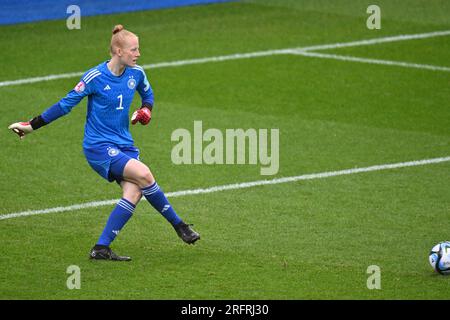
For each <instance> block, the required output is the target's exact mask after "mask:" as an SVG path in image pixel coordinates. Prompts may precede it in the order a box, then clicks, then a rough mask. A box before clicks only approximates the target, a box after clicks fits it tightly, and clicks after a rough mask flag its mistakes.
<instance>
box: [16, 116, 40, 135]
mask: <svg viewBox="0 0 450 320" xmlns="http://www.w3.org/2000/svg"><path fill="white" fill-rule="evenodd" d="M46 124H47V123H46V122H45V121H44V119H42V117H41V116H37V117H34V118H33V119H31V120H30V121H28V122H16V123H13V124H12V125H10V126H9V127H8V129H11V130H12V131H13V132H15V133H17V134H18V135H19V137H20V139H23V138H24V137H25V135H26V134H29V133H31V132H33V131H35V130H37V129H39V128H40V127H42V126H45V125H46Z"/></svg>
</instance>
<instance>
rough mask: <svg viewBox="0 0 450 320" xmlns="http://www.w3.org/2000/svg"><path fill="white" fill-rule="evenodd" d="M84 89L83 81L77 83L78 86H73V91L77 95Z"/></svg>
mask: <svg viewBox="0 0 450 320" xmlns="http://www.w3.org/2000/svg"><path fill="white" fill-rule="evenodd" d="M85 88H86V85H85V84H84V82H83V81H80V82H78V84H77V85H76V86H75V88H74V90H75V91H76V92H78V93H80V92H83V91H84V89H85Z"/></svg>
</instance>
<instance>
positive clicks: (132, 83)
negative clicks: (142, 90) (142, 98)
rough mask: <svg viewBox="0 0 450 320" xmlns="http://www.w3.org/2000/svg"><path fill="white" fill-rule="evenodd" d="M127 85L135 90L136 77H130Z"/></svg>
mask: <svg viewBox="0 0 450 320" xmlns="http://www.w3.org/2000/svg"><path fill="white" fill-rule="evenodd" d="M127 85H128V88H130V89H131V90H133V89H134V88H135V87H136V80H134V78H130V79H128V83H127Z"/></svg>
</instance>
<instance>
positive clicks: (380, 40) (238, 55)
mask: <svg viewBox="0 0 450 320" xmlns="http://www.w3.org/2000/svg"><path fill="white" fill-rule="evenodd" d="M447 35H450V30H444V31H435V32H428V33H419V34H410V35H398V36H391V37H384V38H375V39H369V40H360V41H351V42H342V43H333V44H324V45H317V46H309V47H296V48H287V49H279V50H267V51H257V52H250V53H236V54H231V55H224V56H217V57H206V58H198V59H188V60H179V61H171V62H160V63H154V64H146V65H142V66H141V67H142V68H144V69H158V68H167V67H178V66H185V65H192V64H201V63H209V62H221V61H227V60H237V59H250V58H257V57H266V56H273V55H280V54H298V51H312V50H325V49H336V48H344V47H355V46H363V45H365V46H366V45H374V44H378V43H385V42H394V41H404V40H414V39H425V38H433V37H440V36H447ZM83 74H84V72H71V73H63V74H54V75H48V76H42V77H33V78H24V79H18V80H8V81H1V82H0V87H7V86H14V85H21V84H27V83H36V82H42V81H51V80H57V79H67V78H75V77H81V76H82V75H83Z"/></svg>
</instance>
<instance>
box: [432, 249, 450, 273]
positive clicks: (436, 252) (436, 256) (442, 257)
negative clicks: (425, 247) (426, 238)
mask: <svg viewBox="0 0 450 320" xmlns="http://www.w3.org/2000/svg"><path fill="white" fill-rule="evenodd" d="M428 259H429V261H430V264H431V266H432V267H433V269H434V270H435V271H436V272H439V273H440V274H443V275H450V241H443V242H440V243H438V244H437V245H435V246H434V247H433V248H432V249H431V252H430V255H429V257H428Z"/></svg>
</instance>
